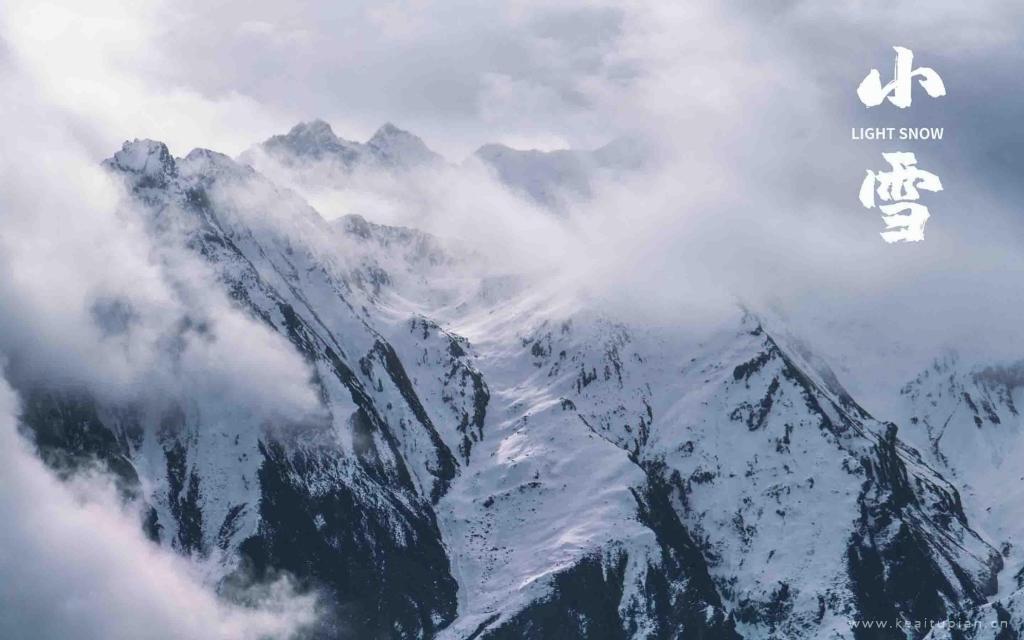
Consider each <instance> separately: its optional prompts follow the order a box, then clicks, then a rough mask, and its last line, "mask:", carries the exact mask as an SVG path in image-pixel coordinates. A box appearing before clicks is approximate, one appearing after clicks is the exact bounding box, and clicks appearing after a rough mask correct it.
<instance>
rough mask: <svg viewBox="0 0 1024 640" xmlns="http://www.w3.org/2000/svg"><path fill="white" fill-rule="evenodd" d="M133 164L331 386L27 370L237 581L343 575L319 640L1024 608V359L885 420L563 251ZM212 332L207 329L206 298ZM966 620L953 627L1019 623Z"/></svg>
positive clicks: (262, 184)
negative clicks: (646, 310)
mask: <svg viewBox="0 0 1024 640" xmlns="http://www.w3.org/2000/svg"><path fill="white" fill-rule="evenodd" d="M263 148H264V149H265V150H267V151H268V152H270V153H276V152H277V150H283V151H286V152H287V154H291V155H293V156H303V157H305V156H308V157H312V158H316V159H323V158H329V159H330V161H331V162H337V163H340V164H341V165H344V166H346V167H350V166H355V165H357V164H358V163H363V162H374V163H392V164H393V165H401V166H406V165H407V164H408V163H409V162H411V161H412V159H413V158H419V160H416V162H433V161H435V158H434V156H433V155H431V154H430V153H429V151H426V147H425V146H422V143H421V142H419V140H418V139H416V138H412V137H411V136H409V134H406V133H404V132H401V131H399V130H397V129H394V128H393V127H389V126H385V127H383V128H382V129H381V131H379V132H378V134H377V135H375V136H374V138H373V139H371V140H370V141H369V142H368V143H366V144H359V143H351V142H348V141H345V140H341V139H339V138H337V137H336V136H335V135H334V134H333V132H332V131H331V130H330V127H329V126H327V125H326V124H324V123H322V122H314V123H310V124H305V125H299V126H297V127H295V128H294V129H293V130H292V131H291V132H290V133H289V134H287V135H286V136H278V137H275V138H271V140H269V141H267V142H266V143H264V144H263ZM425 151H426V152H425ZM495 153H497V152H495ZM503 153H504V152H503ZM495 157H503V156H502V153H498V154H497V155H496V156H495ZM501 162H505V161H504V160H501ZM573 162H576V161H575V160H574V161H573ZM105 166H106V167H107V168H108V170H109V171H110V172H112V173H113V174H114V175H115V176H117V177H118V179H119V180H122V181H123V182H124V184H125V185H126V187H127V189H128V190H129V192H130V193H131V198H132V200H133V202H134V203H135V205H136V206H137V207H138V209H139V212H140V213H139V215H141V216H143V217H144V218H145V221H146V225H147V229H148V231H149V233H150V234H152V235H153V236H154V237H155V238H159V239H160V240H161V241H162V242H166V243H180V244H181V245H182V246H183V247H185V248H186V249H187V250H188V251H189V252H191V253H193V254H195V255H196V256H199V257H201V258H202V260H203V261H204V263H206V264H207V265H209V266H210V268H211V269H213V270H214V272H215V274H216V277H217V282H218V284H219V286H220V287H222V288H223V289H224V291H225V292H227V294H228V295H229V296H230V297H231V299H232V300H233V301H234V303H235V304H236V305H237V306H238V307H239V308H240V309H243V310H244V311H245V312H246V313H248V314H249V315H250V316H251V317H253V318H254V319H256V320H258V321H259V322H261V323H263V324H264V325H265V326H266V327H268V328H270V329H272V330H273V331H275V332H277V333H278V334H280V335H281V336H283V337H284V338H286V339H287V340H288V342H289V343H290V344H291V345H292V347H293V348H294V350H295V351H296V352H298V353H299V354H301V355H302V357H303V358H304V359H305V361H306V362H307V363H308V365H309V367H310V371H311V372H312V373H311V379H310V380H309V384H310V385H312V386H313V387H314V389H315V390H316V392H317V396H318V398H319V399H320V409H321V410H320V411H319V412H318V413H316V414H314V415H311V416H309V417H308V418H305V419H303V420H294V419H281V420H280V421H277V422H269V423H268V422H266V421H262V420H257V419H255V418H254V417H253V415H252V414H251V413H249V412H248V411H247V410H246V408H245V407H238V406H230V405H228V406H225V404H224V403H218V402H216V400H215V399H214V398H206V397H204V398H178V399H175V400H174V401H168V402H167V403H165V404H164V405H162V406H158V407H154V406H152V405H149V404H147V405H131V404H129V405H125V404H117V403H111V402H110V401H109V400H101V399H99V398H96V397H93V396H92V395H90V394H89V393H88V392H85V391H82V392H75V391H68V390H67V389H63V388H62V389H56V388H47V387H45V386H38V385H37V386H34V387H32V388H23V389H20V391H21V392H22V394H23V395H24V396H25V397H26V398H27V403H26V408H25V413H24V416H23V421H24V423H25V425H26V427H27V430H28V431H29V432H30V433H31V434H32V435H33V437H34V440H35V443H36V446H37V447H38V449H39V451H40V453H41V455H42V456H43V457H44V459H45V460H46V461H47V462H48V463H49V464H51V466H53V467H54V468H57V469H60V470H63V471H68V470H71V469H73V468H76V467H79V466H81V465H83V464H90V463H99V464H101V465H103V466H105V467H106V468H108V469H109V470H110V471H112V472H113V473H115V474H116V475H117V476H118V478H120V480H121V483H122V485H123V487H124V490H125V492H126V494H127V495H130V496H134V497H136V498H137V499H138V500H140V501H141V502H142V503H144V504H145V505H146V507H145V509H144V513H145V518H144V522H142V523H141V524H140V526H143V527H144V528H145V530H146V532H147V533H148V535H149V536H150V537H151V538H152V539H153V540H155V541H157V542H159V543H160V544H162V545H165V546H167V547H170V548H173V549H175V550H177V551H179V552H181V553H183V554H189V555H192V556H193V557H195V558H197V559H199V560H201V561H202V562H203V563H204V566H207V567H209V572H210V580H211V581H214V582H217V583H219V584H221V585H229V584H236V583H245V582H249V581H259V580H262V579H264V578H268V577H271V576H274V575H277V574H279V573H281V572H286V573H288V574H290V575H292V576H294V577H295V578H296V579H297V580H298V581H299V584H300V585H301V586H302V587H304V588H308V589H315V590H317V591H319V592H320V593H321V594H322V602H324V603H326V606H325V607H324V611H323V615H322V616H321V620H320V623H319V625H318V627H317V628H316V629H313V630H311V635H312V636H313V637H323V638H334V637H356V638H445V639H450V640H456V639H458V640H471V639H483V638H489V639H498V638H538V639H540V638H587V639H591V638H630V639H633V638H637V639H639V638H707V639H719V638H723V639H725V638H751V639H758V640H760V639H766V638H778V639H789V638H804V639H817V638H907V637H909V638H921V637H924V636H925V634H926V633H928V632H929V629H928V628H918V629H911V630H909V631H903V630H897V629H895V628H889V629H879V628H872V629H866V628H860V627H855V626H852V625H851V621H860V620H884V621H889V623H890V624H895V621H897V620H901V619H906V620H917V621H923V620H944V619H946V618H948V617H955V618H971V619H975V618H972V616H974V617H976V619H978V620H989V619H997V620H998V619H1003V618H1005V619H1006V620H1008V621H1009V622H1010V624H1011V627H1012V628H1013V629H1016V630H1017V631H1018V632H1019V631H1020V630H1021V627H1022V625H1024V617H1022V616H1024V604H1021V603H1024V595H1021V593H1024V592H1018V591H1017V590H1018V589H1019V588H1020V586H1021V585H1020V584H1019V583H1018V581H1017V580H1016V577H1015V576H1013V575H1007V573H1008V571H1007V570H1006V569H1004V563H1008V562H1010V561H1011V560H1012V561H1013V562H1014V563H1015V564H1014V566H1013V571H1016V570H1017V568H1018V567H1019V562H1017V561H1016V560H1013V559H1014V558H1016V556H1015V555H1014V554H1013V553H1011V552H1010V551H1008V550H1006V549H1005V548H1004V544H1003V543H1004V542H1011V543H1012V540H1013V539H1014V538H1015V536H1016V534H1017V527H1019V525H1018V524H1017V522H1016V520H1015V518H1014V514H1015V511H1014V508H1013V505H1014V504H1017V501H1016V494H1015V493H1012V492H1009V491H1005V492H1003V493H1001V490H1000V489H999V487H1000V486H1005V485H1010V484H1012V483H1013V482H1014V478H1013V475H1014V474H1015V473H1016V472H1015V471H1014V465H1013V459H1014V452H1015V451H1016V447H1017V446H1018V443H1019V438H1018V437H1017V435H1016V434H1017V432H1018V431H1019V428H1020V418H1019V416H1018V414H1017V408H1016V407H1017V406H1024V405H1022V404H1021V402H1022V398H1020V383H1021V379H1022V378H1021V374H1020V369H1019V368H1013V367H1006V368H990V369H981V370H977V371H968V372H964V371H960V370H959V369H958V368H956V366H955V364H953V363H950V362H949V361H943V362H938V363H936V365H935V367H934V368H933V369H930V370H929V371H928V372H925V373H923V374H922V375H921V376H920V377H919V378H918V379H917V380H915V381H913V382H911V383H910V384H908V386H907V388H906V389H905V390H904V396H905V397H906V398H907V402H908V407H910V408H909V409H908V418H907V421H906V423H905V424H894V423H884V422H880V421H878V420H876V419H874V418H873V417H872V416H871V415H869V414H868V412H867V411H865V410H864V409H863V408H861V406H860V405H859V404H858V403H857V401H856V399H854V398H852V397H851V396H850V394H849V393H848V392H847V391H846V390H845V389H844V388H843V386H842V383H841V380H839V379H837V377H836V375H835V374H833V373H832V372H831V371H830V370H829V369H828V368H827V365H825V364H824V363H823V362H822V361H821V360H820V359H819V358H816V357H814V356H813V355H812V354H810V353H809V352H808V351H807V349H806V348H805V347H803V346H801V345H798V344H797V343H795V342H793V341H792V340H791V339H790V338H789V337H788V336H787V335H785V333H784V332H783V331H781V330H779V331H776V330H775V328H774V327H773V326H772V325H770V324H768V323H766V322H763V321H761V320H760V319H759V317H758V316H757V315H756V314H752V313H749V312H747V311H744V310H741V309H737V310H736V312H735V314H734V317H733V318H732V319H731V320H730V321H728V322H726V323H724V324H722V325H721V326H718V327H716V328H715V329H714V330H709V331H706V332H705V333H704V335H701V336H700V337H699V339H696V340H695V339H693V337H692V336H691V335H690V333H689V332H682V331H678V332H677V331H673V330H671V329H668V328H665V327H658V328H654V327H644V326H631V325H627V324H625V323H623V322H621V321H619V320H618V319H616V318H613V317H608V316H606V315H603V314H601V313H599V312H597V311H595V310H594V309H593V308H591V307H590V306H589V305H588V304H587V301H586V300H580V299H576V298H575V297H573V296H571V295H569V294H566V293H565V292H564V291H560V290H558V289H557V287H553V286H551V285H550V283H547V282H544V281H543V280H539V279H537V277H536V276H530V277H527V276H523V275H521V274H507V275H505V276H503V277H495V276H493V274H492V275H488V276H486V277H485V276H483V275H481V274H482V273H483V271H482V270H480V269H478V267H479V261H480V260H484V259H485V256H480V255H477V254H476V253H474V251H473V248H472V247H463V248H458V247H451V246H449V245H448V244H446V243H445V242H443V241H442V240H441V239H438V238H435V237H433V236H430V235H428V234H425V233H422V232H420V231H417V230H415V229H405V228H397V227H390V226H386V225H381V224H376V223H374V222H372V221H369V220H366V219H364V218H362V217H359V216H348V217H343V218H339V219H338V220H336V221H334V222H327V221H325V220H324V219H323V218H322V217H321V216H320V215H319V214H318V212H317V211H316V210H314V209H313V208H311V207H310V206H309V205H308V204H306V203H305V202H304V201H303V200H302V199H301V198H300V197H299V196H298V195H296V194H295V193H294V192H291V191H288V190H285V189H281V188H279V187H277V186H276V185H275V184H274V183H272V182H271V181H270V180H268V179H267V178H265V177H264V176H262V175H261V174H260V173H258V172H256V171H255V170H254V169H252V168H251V167H249V166H247V165H245V164H243V163H241V162H239V161H236V160H232V159H231V158H228V157H227V156H224V155H221V154H218V153H215V152H212V151H208V150H203V149H197V150H194V151H192V152H191V153H189V154H188V155H187V156H185V157H184V158H174V157H172V156H171V154H170V153H169V152H168V150H167V148H166V147H165V146H164V145H163V144H161V143H158V142H153V141H134V142H129V143H125V145H124V147H123V148H122V150H121V151H119V152H117V153H115V154H114V156H113V157H112V158H111V159H110V160H108V161H106V163H105ZM545 171H546V169H545ZM545 175H546V174H545ZM186 325H187V326H182V327H181V334H182V336H183V337H184V336H187V337H190V338H194V339H201V338H202V334H203V331H204V329H203V322H202V319H201V318H196V319H195V320H194V321H193V322H191V323H186ZM183 339H184V338H183ZM911 445H913V446H911ZM914 447H917V448H914ZM1017 475H1019V474H1017ZM996 597H997V598H998V602H997V601H995V600H993V598H996ZM941 633H943V632H941V631H939V630H935V631H933V632H932V634H933V635H932V637H946V636H943V635H941ZM958 633H959V632H958ZM964 634H966V635H959V636H958V635H953V636H950V637H968V638H995V637H997V636H996V635H995V632H994V631H991V628H990V627H987V626H985V625H979V626H978V627H976V628H974V629H973V630H971V631H967V632H964ZM986 634H987V635H986ZM1005 637H1013V636H1005Z"/></svg>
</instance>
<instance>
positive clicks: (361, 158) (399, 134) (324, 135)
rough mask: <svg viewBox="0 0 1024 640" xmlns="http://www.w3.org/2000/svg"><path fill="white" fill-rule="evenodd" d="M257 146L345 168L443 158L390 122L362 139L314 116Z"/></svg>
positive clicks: (283, 156)
mask: <svg viewBox="0 0 1024 640" xmlns="http://www.w3.org/2000/svg"><path fill="white" fill-rule="evenodd" d="M258 148H259V149H260V150H262V151H264V152H265V153H267V154H269V155H271V156H272V157H274V158H275V159H276V160H278V161H280V162H283V163H285V164H297V163H301V162H306V161H315V162H328V163H332V164H334V165H336V166H338V167H341V168H344V169H347V170H352V169H355V168H356V167H369V168H385V169H409V168H412V167H417V166H423V165H429V164H432V163H437V162H441V161H442V160H441V156H439V155H437V154H436V153H434V152H433V151H431V150H430V149H429V148H428V147H427V145H426V144H424V143H423V141H422V140H420V139H419V138H418V137H416V136H414V135H413V134H411V133H409V132H408V131H405V130H403V129H399V128H398V127H396V126H395V125H393V124H391V123H390V122H389V123H386V124H384V125H383V126H382V127H380V128H379V129H377V132H376V133H374V134H373V136H372V137H371V138H370V139H369V140H367V141H366V142H365V143H363V142H353V141H351V140H345V139H343V138H339V137H338V136H336V135H335V134H334V130H333V129H331V125H329V124H327V123H326V122H324V121H323V120H313V121H311V122H303V123H299V124H297V125H295V126H294V127H292V129H291V131H289V132H288V133H286V134H283V135H276V136H272V137H271V138H269V139H268V140H266V141H264V142H263V143H262V144H260V145H259V147H258ZM250 153H252V151H250ZM243 157H245V156H244V155H243Z"/></svg>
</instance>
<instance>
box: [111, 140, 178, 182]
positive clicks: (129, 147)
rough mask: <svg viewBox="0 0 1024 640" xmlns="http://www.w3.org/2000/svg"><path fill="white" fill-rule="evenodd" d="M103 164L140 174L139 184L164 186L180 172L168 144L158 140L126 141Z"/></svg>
mask: <svg viewBox="0 0 1024 640" xmlns="http://www.w3.org/2000/svg"><path fill="white" fill-rule="evenodd" d="M103 165H104V166H106V167H107V168H110V169H114V170H115V171H120V172H123V173H128V174H133V175H135V176H139V178H140V179H139V180H138V185H139V186H152V187H162V186H164V185H166V184H167V183H168V180H169V179H170V178H172V177H174V176H176V175H177V173H178V168H177V165H176V163H175V161H174V156H172V155H171V152H170V151H168V149H167V145H165V144H164V143H162V142H158V141H156V140H148V139H143V140H139V139H138V138H136V139H135V140H131V141H125V143H124V144H123V145H121V150H120V151H118V152H117V153H115V154H114V155H113V157H112V158H109V159H108V160H105V161H104V162H103Z"/></svg>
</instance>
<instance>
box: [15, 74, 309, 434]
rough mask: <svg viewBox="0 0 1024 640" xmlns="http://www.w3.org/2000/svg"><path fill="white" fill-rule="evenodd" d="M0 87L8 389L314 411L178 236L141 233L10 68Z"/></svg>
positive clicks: (298, 380)
mask: <svg viewBox="0 0 1024 640" xmlns="http://www.w3.org/2000/svg"><path fill="white" fill-rule="evenodd" d="M0 88H2V90H3V91H4V93H5V95H7V96H8V99H6V100H5V101H4V104H3V105H2V106H0V120H2V123H0V135H2V136H3V137H4V139H5V145H4V151H3V153H2V154H0V182H2V186H3V188H2V189H0V269H2V271H3V273H4V277H3V278H2V279H0V298H2V299H3V301H4V302H3V313H2V314H0V351H2V352H3V353H4V354H6V356H7V357H8V359H9V366H8V373H9V375H11V376H13V377H14V378H15V379H14V382H15V383H30V382H40V381H44V382H45V383H47V384H50V385H59V384H68V385H78V386H83V387H85V388H88V389H89V390H90V391H92V392H93V393H94V394H96V395H97V396H99V397H100V399H101V400H102V399H107V400H120V401H124V400H126V399H127V400H144V399H146V398H147V397H151V396H156V397H161V396H162V397H163V398H165V399H166V398H167V397H188V398H193V399H195V398H199V399H201V398H204V397H209V398H215V399H227V400H229V401H231V402H234V403H235V404H236V405H238V406H243V407H247V408H249V409H250V410H251V412H252V414H253V415H255V416H259V417H262V418H267V417H270V416H278V417H288V418H295V417H298V416H301V415H304V414H306V413H308V412H311V411H315V410H316V407H317V406H318V404H317V400H316V397H315V394H314V393H313V392H312V390H311V389H310V387H309V385H308V384H307V381H308V380H309V377H310V373H309V370H308V368H307V367H306V365H305V363H304V362H303V361H302V359H301V357H300V356H299V355H298V354H297V353H296V352H295V351H294V349H293V348H292V347H291V345H290V344H289V343H288V342H287V340H285V339H284V338H282V337H281V336H280V335H278V334H276V333H275V332H273V331H272V330H271V329H269V328H268V327H266V326H264V325H262V324H261V323H259V322H257V321H256V320H254V319H252V318H250V317H249V316H248V315H246V314H245V312H244V311H242V310H240V309H237V308H236V307H235V306H234V305H233V303H232V302H231V301H230V300H229V299H228V298H227V295H226V294H225V293H224V292H223V291H222V290H221V288H220V287H217V286H213V285H214V284H215V279H216V278H215V275H214V274H213V273H212V271H211V270H210V268H209V267H208V266H207V265H206V264H205V263H203V262H202V260H201V259H200V258H199V257H198V256H195V255H194V254H192V253H191V252H190V251H187V250H186V249H185V248H184V246H183V244H182V243H181V239H180V238H175V237H174V236H173V234H163V235H161V236H160V237H159V239H158V238H157V236H156V235H154V234H153V233H151V230H150V229H147V225H148V224H149V223H148V222H147V218H146V216H145V215H144V214H143V213H142V212H141V211H138V210H136V209H134V208H132V207H131V206H130V205H128V204H127V203H126V197H125V194H124V193H123V192H122V188H121V187H120V186H119V185H118V183H117V182H116V181H114V180H113V179H112V178H111V176H110V175H109V174H108V173H107V172H105V171H104V170H103V169H101V168H100V167H99V166H98V165H97V164H96V163H94V162H93V161H92V160H91V159H90V158H89V156H88V155H87V153H85V152H84V151H83V149H82V146H81V144H80V140H79V138H78V137H77V136H76V135H75V133H74V127H73V126H72V125H70V124H69V119H68V118H67V117H66V114H65V113H64V112H63V111H62V109H61V108H59V107H57V108H54V107H51V106H50V103H49V102H48V101H47V100H46V98H45V97H41V96H40V94H39V92H38V88H37V85H36V84H35V83H34V82H33V81H32V79H31V78H28V77H26V76H25V75H23V74H21V73H19V71H18V70H16V69H10V68H9V69H7V73H6V74H5V75H4V76H3V77H0Z"/></svg>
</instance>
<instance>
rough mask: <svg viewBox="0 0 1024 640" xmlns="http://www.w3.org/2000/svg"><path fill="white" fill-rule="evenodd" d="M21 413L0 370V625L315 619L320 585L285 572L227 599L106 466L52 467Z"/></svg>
mask: <svg viewBox="0 0 1024 640" xmlns="http://www.w3.org/2000/svg"><path fill="white" fill-rule="evenodd" d="M17 413H18V407H17V399H16V397H15V395H14V393H13V392H12V391H11V389H10V388H9V387H8V386H7V383H6V381H4V380H2V379H0V469H2V471H0V521H2V522H3V523H4V525H3V526H2V527H0V611H2V612H3V615H0V636H3V637H6V638H27V637H32V638H38V639H40V640H50V639H53V640H58V639H63V638H81V639H82V640H89V639H96V640H101V639H103V640H106V639H109V638H140V639H142V638H145V639H152V640H157V639H167V640H172V639H175V640H176V639H180V638H211V639H221V640H243V639H248V638H282V639H283V638H287V637H291V636H292V635H293V634H294V633H295V632H297V631H298V630H299V629H301V628H302V627H303V626H305V625H308V624H310V623H312V622H313V620H314V617H315V601H314V599H313V597H312V596H298V595H296V594H294V593H293V592H292V591H291V589H290V586H289V585H288V583H287V582H284V581H282V582H279V583H277V584H274V585H271V586H269V587H267V588H265V589H264V590H263V591H262V592H261V593H259V594H256V601H255V605H256V606H253V607H243V606H240V605H236V604H231V603H228V602H226V601H224V600H222V599H221V598H220V597H218V595H217V594H216V593H215V592H214V591H213V589H212V588H210V587H209V586H207V585H205V584H204V583H203V582H202V580H201V579H200V576H199V572H198V570H197V568H196V567H195V566H193V565H192V564H191V563H190V561H189V560H187V559H186V558H183V557H180V556H178V555H176V554H174V553H172V552H171V551H168V550H164V549H161V548H160V547H157V546H156V545H154V544H152V543H151V542H149V541H148V540H146V539H145V538H144V537H143V535H142V532H141V528H140V526H139V519H138V517H137V514H133V513H131V512H130V511H126V510H125V509H124V507H123V506H122V505H121V504H120V503H119V501H118V499H117V497H116V495H115V491H114V490H113V488H112V486H110V485H108V484H106V483H105V482H104V481H103V479H102V478H96V477H94V478H79V479H78V480H76V481H74V482H72V483H71V485H68V484H65V483H63V482H61V481H59V480H58V479H57V478H56V477H54V476H53V474H52V473H51V472H50V471H49V470H47V469H46V468H45V467H44V466H43V464H42V462H40V461H39V459H38V458H37V457H36V456H35V455H34V453H33V452H32V451H31V450H30V448H29V445H28V443H27V442H25V440H24V439H23V438H22V437H21V436H20V435H19V434H18V432H17V426H16V421H17V418H16V416H17Z"/></svg>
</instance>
